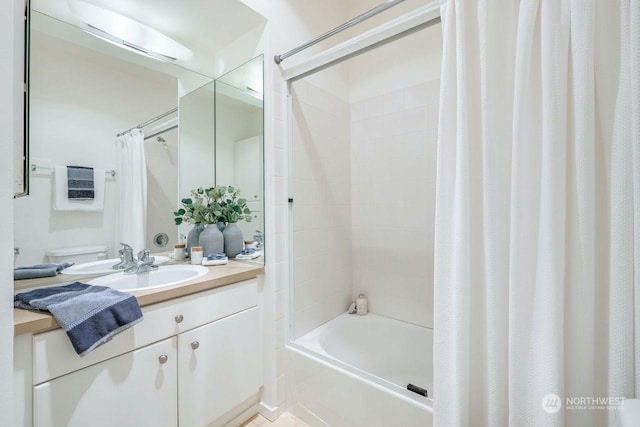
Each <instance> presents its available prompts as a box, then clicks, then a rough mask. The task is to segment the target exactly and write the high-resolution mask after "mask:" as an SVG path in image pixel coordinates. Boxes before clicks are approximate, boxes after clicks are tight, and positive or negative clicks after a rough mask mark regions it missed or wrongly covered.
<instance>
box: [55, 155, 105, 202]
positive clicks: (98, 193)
mask: <svg viewBox="0 0 640 427" xmlns="http://www.w3.org/2000/svg"><path fill="white" fill-rule="evenodd" d="M93 180H94V181H93V182H94V190H95V193H94V198H93V200H69V197H68V194H69V189H68V184H67V167H66V166H56V167H55V168H54V172H53V181H54V182H53V186H54V192H53V210H55V211H81V212H101V211H102V210H103V209H104V193H105V181H106V171H105V170H104V169H95V168H94V169H93Z"/></svg>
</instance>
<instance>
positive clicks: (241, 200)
mask: <svg viewBox="0 0 640 427" xmlns="http://www.w3.org/2000/svg"><path fill="white" fill-rule="evenodd" d="M238 204H239V205H240V206H244V205H246V204H247V201H246V200H245V199H238Z"/></svg>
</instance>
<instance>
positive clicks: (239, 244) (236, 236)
mask: <svg viewBox="0 0 640 427" xmlns="http://www.w3.org/2000/svg"><path fill="white" fill-rule="evenodd" d="M222 234H223V235H224V253H226V254H227V256H228V257H229V258H233V257H235V256H236V255H238V254H239V253H240V252H242V249H244V239H243V238H242V231H241V230H240V227H238V224H236V223H229V224H227V226H226V227H225V228H224V231H223V232H222Z"/></svg>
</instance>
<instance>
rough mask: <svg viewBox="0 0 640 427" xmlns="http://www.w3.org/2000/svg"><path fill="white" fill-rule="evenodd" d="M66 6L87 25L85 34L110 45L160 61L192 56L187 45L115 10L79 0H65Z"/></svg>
mask: <svg viewBox="0 0 640 427" xmlns="http://www.w3.org/2000/svg"><path fill="white" fill-rule="evenodd" d="M69 8H70V9H71V12H73V14H74V15H75V16H76V17H78V18H79V19H80V20H81V21H83V22H84V23H85V24H87V28H85V30H86V31H87V32H88V33H90V34H92V35H95V36H97V37H100V38H101V39H104V40H106V41H108V42H110V43H112V44H116V45H118V46H121V47H125V48H127V49H128V50H133V51H134V52H137V53H142V54H144V55H147V56H150V57H152V58H154V59H160V60H164V61H167V60H176V59H182V60H186V59H189V58H191V57H192V56H193V52H192V51H191V50H190V49H189V48H187V47H185V46H183V45H182V44H180V43H178V42H177V41H175V40H173V39H172V38H170V37H167V36H166V35H164V34H162V33H161V32H159V31H157V30H155V29H153V28H151V27H148V26H146V25H144V24H142V23H140V22H138V21H135V20H133V19H131V18H129V17H126V16H124V15H120V14H119V13H116V12H113V11H110V10H107V9H104V8H102V7H99V6H96V5H93V4H89V3H86V2H84V1H82V0H69Z"/></svg>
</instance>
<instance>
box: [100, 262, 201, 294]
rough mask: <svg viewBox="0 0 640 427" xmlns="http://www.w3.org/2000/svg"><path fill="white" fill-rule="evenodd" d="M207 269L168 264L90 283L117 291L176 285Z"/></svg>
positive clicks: (199, 275)
mask: <svg viewBox="0 0 640 427" xmlns="http://www.w3.org/2000/svg"><path fill="white" fill-rule="evenodd" d="M208 271H209V269H208V268H207V267H203V266H201V265H168V266H166V267H158V269H157V270H153V271H149V272H146V273H138V274H126V273H116V274H109V275H108V276H102V277H98V278H95V279H93V280H91V281H89V282H88V283H89V284H90V285H100V286H108V287H110V288H113V289H117V290H119V291H123V292H128V291H141V290H147V289H156V288H162V287H165V286H171V285H177V284H180V283H184V282H187V281H189V280H193V279H197V278H199V277H202V276H204V275H205V274H207V272H208Z"/></svg>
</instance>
